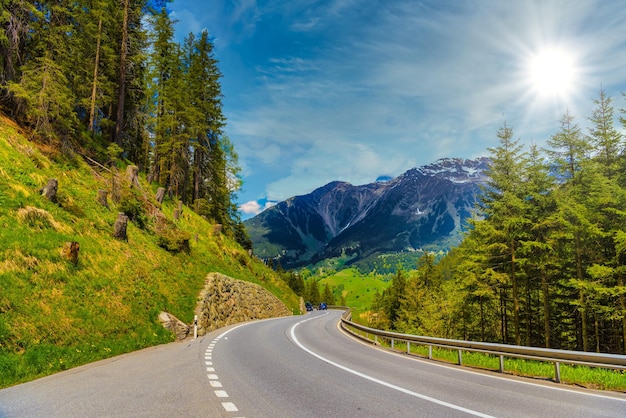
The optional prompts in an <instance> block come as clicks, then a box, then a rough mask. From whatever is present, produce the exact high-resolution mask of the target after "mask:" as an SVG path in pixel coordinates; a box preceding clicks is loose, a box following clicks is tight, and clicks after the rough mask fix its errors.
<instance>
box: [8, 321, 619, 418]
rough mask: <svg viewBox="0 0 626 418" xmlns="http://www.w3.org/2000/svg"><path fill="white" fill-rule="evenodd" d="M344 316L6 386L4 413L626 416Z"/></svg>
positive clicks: (247, 327) (602, 401)
mask: <svg viewBox="0 0 626 418" xmlns="http://www.w3.org/2000/svg"><path fill="white" fill-rule="evenodd" d="M340 315H341V312H340V311H333V310H329V311H321V312H313V313H309V314H307V315H304V316H299V317H298V316H295V317H285V318H278V319H271V320H265V321H256V322H251V323H246V324H240V325H236V326H232V327H228V328H224V329H221V330H218V331H215V332H212V333H210V334H207V335H206V336H204V337H202V338H198V339H196V340H186V341H184V342H179V343H172V344H167V345H163V346H159V347H153V348H150V349H146V350H142V351H139V352H135V353H130V354H126V355H123V356H118V357H115V358H112V359H108V360H103V361H100V362H96V363H92V364H89V365H86V366H82V367H78V368H75V369H72V370H68V371H66V372H62V373H58V374H56V375H53V376H49V377H46V378H43V379H39V380H36V381H33V382H29V383H26V384H22V385H17V386H14V387H11V388H8V389H3V390H0V417H2V418H4V417H7V418H8V417H55V416H56V417H105V416H106V417H117V416H120V417H174V416H176V417H317V416H329V417H472V416H477V417H491V416H493V417H626V394H622V393H615V392H599V391H589V390H584V389H579V388H575V387H570V386H566V385H559V384H554V383H551V382H544V381H540V380H534V379H523V378H511V377H505V376H502V375H499V374H497V373H490V372H477V371H473V370H471V369H467V368H460V367H456V366H451V365H445V364H441V363H438V362H432V361H428V360H424V359H419V358H415V357H409V356H407V355H404V354H398V353H390V352H388V351H384V350H380V349H377V348H375V347H372V346H371V345H368V344H365V343H363V342H360V341H358V340H355V339H353V338H351V337H348V336H347V335H345V334H344V333H343V332H342V331H341V330H340V329H339V328H338V325H337V324H338V321H339V317H340Z"/></svg>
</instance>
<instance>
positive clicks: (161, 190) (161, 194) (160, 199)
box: [155, 187, 165, 203]
mask: <svg viewBox="0 0 626 418" xmlns="http://www.w3.org/2000/svg"><path fill="white" fill-rule="evenodd" d="M155 198H156V201H157V202H159V203H163V199H164V198H165V188H164V187H159V188H158V189H157V192H156V196H155Z"/></svg>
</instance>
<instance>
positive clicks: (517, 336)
mask: <svg viewBox="0 0 626 418" xmlns="http://www.w3.org/2000/svg"><path fill="white" fill-rule="evenodd" d="M516 274H517V272H516V271H515V243H514V242H511V284H512V285H513V328H514V330H515V345H521V336H520V324H519V294H518V293H519V292H518V284H517V276H516Z"/></svg>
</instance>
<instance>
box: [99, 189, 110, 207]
mask: <svg viewBox="0 0 626 418" xmlns="http://www.w3.org/2000/svg"><path fill="white" fill-rule="evenodd" d="M108 194H109V192H107V191H106V190H104V189H98V203H100V204H101V205H102V206H104V207H105V208H107V209H109V201H108Z"/></svg>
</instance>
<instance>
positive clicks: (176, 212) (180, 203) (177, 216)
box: [172, 200, 183, 219]
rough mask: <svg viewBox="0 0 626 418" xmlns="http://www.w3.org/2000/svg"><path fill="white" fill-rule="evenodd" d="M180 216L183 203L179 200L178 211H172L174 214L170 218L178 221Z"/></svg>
mask: <svg viewBox="0 0 626 418" xmlns="http://www.w3.org/2000/svg"><path fill="white" fill-rule="evenodd" d="M182 214H183V201H182V200H179V201H178V209H174V213H173V214H172V216H173V217H174V219H178V218H180V215H182Z"/></svg>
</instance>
